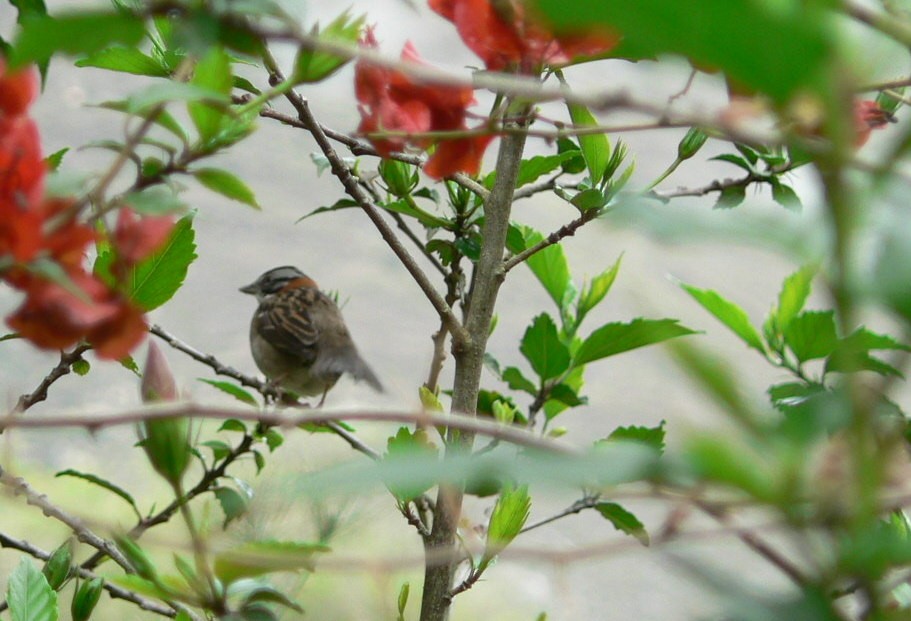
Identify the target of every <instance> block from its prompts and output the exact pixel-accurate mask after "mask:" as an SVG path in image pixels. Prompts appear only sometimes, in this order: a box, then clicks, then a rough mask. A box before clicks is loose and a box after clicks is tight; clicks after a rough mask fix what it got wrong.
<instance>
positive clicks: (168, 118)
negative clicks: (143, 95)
mask: <svg viewBox="0 0 911 621" xmlns="http://www.w3.org/2000/svg"><path fill="white" fill-rule="evenodd" d="M98 107H99V108H104V109H106V110H116V111H117V112H124V113H127V114H138V115H139V116H140V117H142V118H144V119H147V118H149V117H150V116H151V113H150V111H149V109H148V108H145V109H137V108H135V107H134V105H133V103H132V102H130V101H128V100H117V101H105V102H103V103H100V104H98ZM154 122H155V124H156V125H160V126H161V127H163V128H164V129H166V130H168V131H169V132H171V133H172V134H174V135H175V136H177V137H178V138H180V141H181V142H183V143H184V144H186V142H187V132H186V131H184V128H183V127H182V126H181V125H180V123H178V122H177V120H176V119H175V118H174V117H173V116H172V115H171V113H169V112H168V111H167V110H161V111H159V112H158V114H157V115H155V117H154Z"/></svg>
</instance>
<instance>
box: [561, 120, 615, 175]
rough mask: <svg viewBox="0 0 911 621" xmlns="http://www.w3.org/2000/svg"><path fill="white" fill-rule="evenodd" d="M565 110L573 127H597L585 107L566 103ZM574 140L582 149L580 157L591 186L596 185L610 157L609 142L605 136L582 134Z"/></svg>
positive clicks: (596, 122) (596, 123) (596, 121)
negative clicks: (583, 160) (567, 110)
mask: <svg viewBox="0 0 911 621" xmlns="http://www.w3.org/2000/svg"><path fill="white" fill-rule="evenodd" d="M567 108H568V109H569V116H570V118H571V119H572V121H573V126H574V127H576V128H579V129H582V128H586V127H598V120H597V119H596V118H595V116H594V115H593V114H592V113H591V112H589V110H588V108H586V107H585V106H583V105H581V104H576V103H568V104H567ZM576 139H577V140H578V141H579V146H580V147H581V149H582V157H584V158H585V166H586V168H588V174H589V177H590V179H591V181H592V184H593V185H596V184H598V183H600V182H601V179H603V178H604V172H605V170H607V163H608V160H610V155H611V148H610V141H609V140H608V139H607V135H606V134H582V135H580V136H577V137H576Z"/></svg>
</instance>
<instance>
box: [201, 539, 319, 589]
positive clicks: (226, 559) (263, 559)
mask: <svg viewBox="0 0 911 621" xmlns="http://www.w3.org/2000/svg"><path fill="white" fill-rule="evenodd" d="M328 551H329V548H328V547H326V546H324V545H322V544H319V543H300V542H294V541H256V542H250V543H246V544H243V545H241V546H239V547H237V548H234V549H233V550H225V551H223V552H219V553H217V554H216V555H215V575H216V576H217V577H218V579H219V580H221V581H222V582H223V583H224V584H230V583H232V582H235V581H237V580H239V579H241V578H255V577H256V576H262V575H264V574H269V573H273V572H276V571H300V570H303V571H309V572H312V571H314V570H315V569H316V565H315V563H316V561H315V560H314V558H313V557H314V556H315V555H316V554H319V553H322V552H328Z"/></svg>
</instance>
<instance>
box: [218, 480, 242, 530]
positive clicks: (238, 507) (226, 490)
mask: <svg viewBox="0 0 911 621" xmlns="http://www.w3.org/2000/svg"><path fill="white" fill-rule="evenodd" d="M212 491H213V493H214V494H215V497H216V498H217V499H218V504H220V505H221V510H222V512H223V513H224V514H225V521H224V524H222V528H227V527H228V524H230V523H231V522H233V521H234V520H236V519H237V518H239V517H240V516H241V515H243V514H244V512H245V511H246V510H247V505H248V504H249V503H248V501H247V498H246V496H244V495H243V494H241V493H240V492H238V491H237V490H236V489H233V488H231V487H216V488H215V489H214V490H212Z"/></svg>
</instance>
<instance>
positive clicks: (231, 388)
mask: <svg viewBox="0 0 911 621" xmlns="http://www.w3.org/2000/svg"><path fill="white" fill-rule="evenodd" d="M196 379H197V380H198V381H200V382H203V383H205V384H208V385H209V386H213V387H214V388H217V389H218V390H220V391H222V392H223V393H225V394H228V395H231V396H232V397H234V398H235V399H237V400H238V401H240V402H241V403H246V404H248V405H252V406H257V405H259V404H258V403H257V402H256V398H255V397H254V396H253V395H251V394H250V393H249V392H247V391H246V390H244V389H243V388H241V387H240V386H238V385H237V384H233V383H231V382H223V381H219V380H210V379H203V378H201V377H198V378H196ZM228 422H229V421H225V423H224V424H223V425H222V426H221V429H225V428H226V427H227V424H228ZM236 422H240V421H236ZM233 431H246V428H245V427H243V425H241V429H233Z"/></svg>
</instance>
